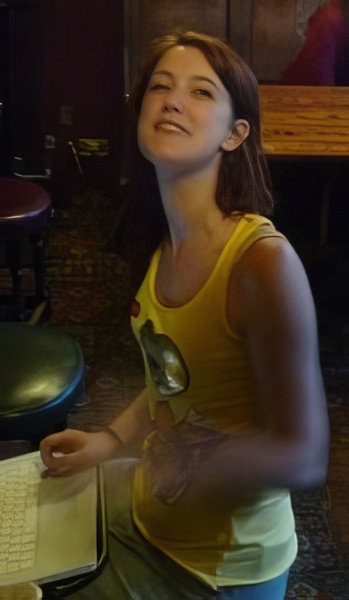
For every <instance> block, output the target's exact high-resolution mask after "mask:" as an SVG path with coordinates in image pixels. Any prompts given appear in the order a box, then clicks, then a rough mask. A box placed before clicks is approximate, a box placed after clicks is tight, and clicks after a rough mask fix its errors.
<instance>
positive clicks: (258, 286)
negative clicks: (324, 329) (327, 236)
mask: <svg viewBox="0 0 349 600" xmlns="http://www.w3.org/2000/svg"><path fill="white" fill-rule="evenodd" d="M300 308H301V312H302V314H304V315H308V317H309V316H310V315H313V313H314V305H313V298H312V293H311V289H310V286H309V282H308V277H307V274H306V271H305V269H304V266H303V264H302V261H301V260H300V258H299V256H298V254H297V252H296V251H295V249H294V248H293V246H292V245H291V244H290V243H289V242H288V241H287V240H286V239H285V238H282V237H267V238H262V239H260V240H258V241H256V242H255V243H254V244H252V245H251V247H250V248H249V249H248V250H247V251H246V252H245V253H244V255H243V256H242V257H241V259H240V261H239V262H238V264H237V265H236V266H235V267H234V268H233V270H232V272H231V276H230V281H229V288H228V297H227V316H228V320H229V321H230V322H231V325H232V326H233V327H234V328H235V327H237V328H238V329H241V328H242V329H245V328H246V322H247V320H249V322H251V321H253V319H254V317H255V318H256V319H257V320H260V319H261V318H263V320H264V321H265V322H266V321H269V319H270V318H273V319H274V320H275V319H277V317H279V318H280V319H281V320H282V319H284V320H285V321H286V319H287V318H290V317H291V316H293V315H294V314H295V313H296V311H297V310H298V309H300Z"/></svg>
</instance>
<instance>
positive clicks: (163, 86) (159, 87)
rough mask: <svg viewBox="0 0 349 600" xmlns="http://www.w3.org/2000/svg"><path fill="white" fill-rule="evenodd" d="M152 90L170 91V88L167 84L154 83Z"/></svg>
mask: <svg viewBox="0 0 349 600" xmlns="http://www.w3.org/2000/svg"><path fill="white" fill-rule="evenodd" d="M150 89H151V90H168V89H169V86H168V85H167V84H166V83H154V84H153V85H151V86H150Z"/></svg>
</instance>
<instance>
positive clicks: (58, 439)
mask: <svg viewBox="0 0 349 600" xmlns="http://www.w3.org/2000/svg"><path fill="white" fill-rule="evenodd" d="M84 443H85V441H84V437H83V434H82V432H79V431H74V430H69V429H67V430H65V431H62V432H59V433H54V434H53V435H50V436H48V437H46V438H44V439H43V440H42V441H41V444H40V453H41V459H42V461H43V463H44V464H45V466H46V468H47V474H48V475H51V476H52V477H62V476H65V475H72V474H73V473H76V472H77V471H78V470H81V456H80V460H79V455H80V454H81V449H82V448H83V446H84Z"/></svg>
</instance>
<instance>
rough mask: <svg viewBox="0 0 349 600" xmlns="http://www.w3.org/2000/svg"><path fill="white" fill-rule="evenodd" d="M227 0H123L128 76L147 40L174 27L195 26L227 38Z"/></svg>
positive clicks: (200, 29)
mask: <svg viewBox="0 0 349 600" xmlns="http://www.w3.org/2000/svg"><path fill="white" fill-rule="evenodd" d="M227 1H228V0H177V1H176V2H173V0H130V1H125V7H126V11H125V19H126V22H125V32H126V37H127V39H128V42H127V44H126V47H127V48H128V71H129V74H128V77H127V79H130V80H132V78H133V76H134V73H135V71H136V69H137V66H138V63H139V57H140V56H142V53H143V51H144V48H145V47H146V45H147V44H148V42H149V41H150V40H151V39H153V38H154V37H156V36H158V35H162V34H164V33H167V32H168V31H170V30H171V29H173V28H174V27H182V28H185V29H195V30H197V31H202V32H204V33H209V34H212V35H215V36H217V37H219V38H221V39H223V40H226V39H227Z"/></svg>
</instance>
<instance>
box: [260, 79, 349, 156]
mask: <svg viewBox="0 0 349 600" xmlns="http://www.w3.org/2000/svg"><path fill="white" fill-rule="evenodd" d="M260 102H261V120H262V140H263V148H264V151H265V153H266V154H267V155H268V156H270V157H275V158H276V157H280V158H282V157H284V158H287V157H317V156H318V157H348V159H349V87H325V86H311V87H308V86H288V85H261V86H260Z"/></svg>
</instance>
